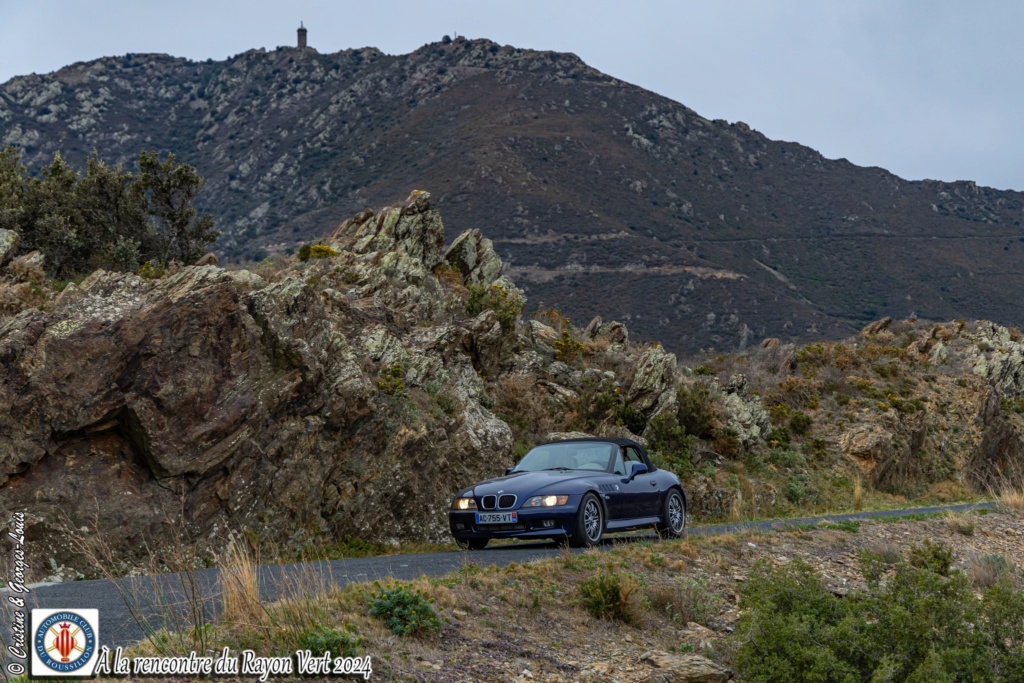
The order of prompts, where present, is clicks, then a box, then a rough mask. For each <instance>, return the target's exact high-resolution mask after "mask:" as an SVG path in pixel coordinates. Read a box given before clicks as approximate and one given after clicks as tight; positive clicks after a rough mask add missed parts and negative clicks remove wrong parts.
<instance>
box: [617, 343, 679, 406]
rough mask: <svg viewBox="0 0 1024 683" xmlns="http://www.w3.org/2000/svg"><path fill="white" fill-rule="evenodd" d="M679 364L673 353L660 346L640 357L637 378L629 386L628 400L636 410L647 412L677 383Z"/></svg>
mask: <svg viewBox="0 0 1024 683" xmlns="http://www.w3.org/2000/svg"><path fill="white" fill-rule="evenodd" d="M676 370H677V362H676V356H675V354H673V353H669V352H668V351H666V350H665V349H664V348H663V347H662V346H661V345H660V344H656V345H654V346H651V347H650V348H648V349H647V350H646V351H645V352H644V353H643V355H642V356H641V357H640V362H639V364H638V365H637V369H636V376H635V377H634V378H633V383H632V384H631V385H630V386H629V392H628V394H627V395H626V398H627V400H628V401H629V403H630V405H632V406H633V408H634V409H636V410H640V411H647V410H649V409H650V408H652V407H653V406H655V405H656V404H657V402H658V400H659V398H660V397H661V395H662V394H663V393H665V391H666V390H668V389H670V388H671V387H673V386H675V383H676V379H677V378H676Z"/></svg>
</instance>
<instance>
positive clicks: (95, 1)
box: [0, 0, 1024, 190]
mask: <svg viewBox="0 0 1024 683" xmlns="http://www.w3.org/2000/svg"><path fill="white" fill-rule="evenodd" d="M300 21H303V22H305V25H306V27H307V28H308V29H309V43H310V45H311V46H312V47H315V48H317V49H318V50H320V51H321V52H335V51H338V50H343V49H347V48H350V47H364V46H373V47H377V48H379V49H381V50H383V51H384V52H387V53H390V54H401V53H406V52H410V51H412V50H414V49H416V48H417V47H419V46H421V45H423V44H424V43H428V42H432V41H436V40H439V39H440V38H441V36H442V35H444V34H451V35H454V34H455V33H458V34H460V35H465V36H468V37H470V38H489V39H491V40H494V41H497V42H498V43H502V44H511V45H515V46H518V47H527V48H534V49H544V50H558V51H563V52H574V53H576V54H577V55H579V56H580V57H582V58H583V60H584V61H586V62H587V63H588V64H590V65H591V66H593V67H595V68H597V69H600V70H601V71H603V72H605V73H608V74H610V75H612V76H615V77H617V78H620V79H622V80H625V81H629V82H631V83H635V84H637V85H640V86H643V87H645V88H647V89H649V90H653V91H655V92H657V93H659V94H662V95H665V96H667V97H670V98H672V99H674V100H677V101H679V102H682V103H683V104H685V105H687V106H689V107H691V108H693V109H695V110H696V111H697V112H698V113H700V114H701V115H703V116H705V117H707V118H720V119H726V120H728V121H730V122H732V121H744V122H746V123H747V124H749V125H750V126H752V127H753V128H755V129H757V130H759V131H761V132H762V133H764V134H765V135H767V136H769V137H771V138H775V139H781V140H792V141H796V142H800V143H802V144H805V145H809V146H811V147H814V148H815V149H817V150H818V151H820V152H821V153H822V154H824V155H825V156H827V157H830V158H839V157H845V158H847V159H849V160H850V161H852V162H854V163H856V164H860V165H863V166H882V167H884V168H887V169H889V170H891V171H893V172H894V173H896V174H898V175H900V176H903V177H905V178H911V179H921V178H937V179H940V180H963V179H969V180H975V181H977V182H979V183H980V184H984V185H991V186H993V187H996V188H999V189H1016V190H1024V164H1022V163H1021V160H1022V158H1024V126H1022V122H1024V116H1022V111H1024V88H1022V87H1021V86H1022V76H1024V36H1022V33H1024V2H1016V1H1013V0H1007V1H1004V0H972V1H971V2H963V1H955V0H865V1H862V2H860V1H857V0H817V1H813V2H812V1H810V0H806V1H800V0H750V1H729V0H707V1H700V2H690V1H686V0H664V1H661V2H654V1H650V2H643V1H638V0H633V1H631V2H610V1H601V0H585V1H582V0H580V1H569V0H565V1H562V0H544V1H542V2H534V1H532V0H504V1H502V2H488V1H486V0H444V1H438V0H430V1H428V2H424V1H423V0H416V1H413V0H393V1H388V0H359V1H358V2H350V1H347V0H334V1H333V2H315V1H313V0H278V1H273V2H272V1H270V0H245V1H244V2H241V1H239V2H218V1H217V0H201V1H198V0H174V1H173V2H141V1H139V0H130V1H129V0H92V1H90V2H81V1H79V0H64V1H57V0H0V82H6V81H7V80H8V79H10V78H11V77H13V76H16V75H22V74H28V73H33V72H35V73H47V72H50V71H53V70H56V69H59V68H60V67H62V66H65V65H67V64H71V63H73V62H77V61H87V60H91V59H95V58H98V57H102V56H107V55H122V54H125V53H128V52H136V53H137V52H164V53H168V54H172V55H176V56H182V57H188V58H191V59H206V58H213V59H224V58H225V57H228V56H230V55H234V54H237V53H239V52H243V51H245V50H247V49H250V48H253V47H266V48H268V49H272V48H274V47H277V46H278V45H291V44H294V41H295V29H296V28H297V27H298V24H299V22H300Z"/></svg>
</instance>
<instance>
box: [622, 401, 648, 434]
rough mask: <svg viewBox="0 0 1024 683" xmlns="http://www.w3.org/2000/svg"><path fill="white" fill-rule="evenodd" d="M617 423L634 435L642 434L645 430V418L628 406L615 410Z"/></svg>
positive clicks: (624, 405)
mask: <svg viewBox="0 0 1024 683" xmlns="http://www.w3.org/2000/svg"><path fill="white" fill-rule="evenodd" d="M615 416H616V417H617V418H619V422H621V423H622V424H623V426H624V427H625V428H626V429H628V430H629V431H631V432H632V433H634V434H642V433H643V431H644V430H645V429H646V428H647V418H646V417H644V414H643V413H641V412H640V411H639V410H637V409H636V408H634V407H633V406H631V405H629V404H625V403H624V404H622V405H620V406H619V407H618V408H616V409H615Z"/></svg>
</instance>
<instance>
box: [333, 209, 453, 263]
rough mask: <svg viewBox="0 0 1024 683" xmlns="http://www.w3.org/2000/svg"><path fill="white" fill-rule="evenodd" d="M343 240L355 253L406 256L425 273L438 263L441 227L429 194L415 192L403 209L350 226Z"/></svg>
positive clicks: (442, 229)
mask: <svg viewBox="0 0 1024 683" xmlns="http://www.w3.org/2000/svg"><path fill="white" fill-rule="evenodd" d="M352 226H353V228H354V229H353V230H351V231H349V234H346V235H345V236H344V237H346V238H349V239H351V240H352V243H351V250H352V251H354V252H356V253H361V254H365V253H369V252H385V253H393V254H395V255H397V256H408V257H411V258H412V259H415V260H417V261H419V262H420V264H421V265H422V267H423V268H424V269H426V270H428V271H429V270H433V269H434V267H435V266H437V265H438V264H439V263H441V251H442V249H443V248H444V224H443V223H442V222H441V214H439V213H438V212H437V211H436V210H435V209H434V208H433V207H431V205H430V193H429V192H424V191H422V190H414V191H413V192H412V194H410V195H409V197H408V199H406V200H405V203H404V204H402V206H400V207H397V208H387V209H383V210H382V211H381V212H380V213H379V214H377V215H376V216H372V215H371V216H368V217H367V219H366V220H365V221H364V222H362V223H353V224H352Z"/></svg>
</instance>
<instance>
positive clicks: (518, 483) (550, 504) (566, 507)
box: [448, 438, 686, 550]
mask: <svg viewBox="0 0 1024 683" xmlns="http://www.w3.org/2000/svg"><path fill="white" fill-rule="evenodd" d="M448 523H449V526H450V527H451V531H452V536H454V537H455V541H456V542H457V543H458V544H459V545H460V546H462V547H463V548H469V549H470V550H479V549H481V548H483V547H484V546H486V545H487V542H488V541H490V540H491V539H492V538H550V539H552V540H554V541H556V542H564V541H568V542H569V545H572V546H575V547H583V546H592V545H595V544H596V543H598V542H599V541H600V540H601V536H602V535H603V534H604V533H605V532H609V531H627V530H630V529H640V528H643V527H655V528H656V529H657V530H658V531H659V532H660V533H661V534H662V535H665V536H669V537H672V538H675V537H678V536H681V535H682V533H683V531H684V529H685V528H686V493H684V492H683V487H682V484H680V483H679V477H677V476H676V475H674V474H672V473H671V472H668V471H666V470H661V469H658V468H656V467H654V465H652V464H651V461H650V458H648V457H647V452H646V451H645V450H644V449H643V447H642V446H641V445H640V444H638V443H636V442H635V441H631V440H629V439H605V438H588V439H571V440H567V441H557V442H553V443H547V444H544V445H542V446H537V447H536V448H534V449H533V450H531V451H530V452H529V453H527V454H526V455H525V456H523V459H522V460H520V461H519V464H517V465H516V466H515V467H510V468H509V469H507V470H506V471H505V476H503V477H497V478H496V479H488V480H486V481H482V482H480V483H478V484H476V485H474V486H472V487H471V488H468V489H466V490H465V491H462V492H460V493H459V494H458V495H456V496H455V498H454V500H452V506H451V509H450V510H449V511H448Z"/></svg>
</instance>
